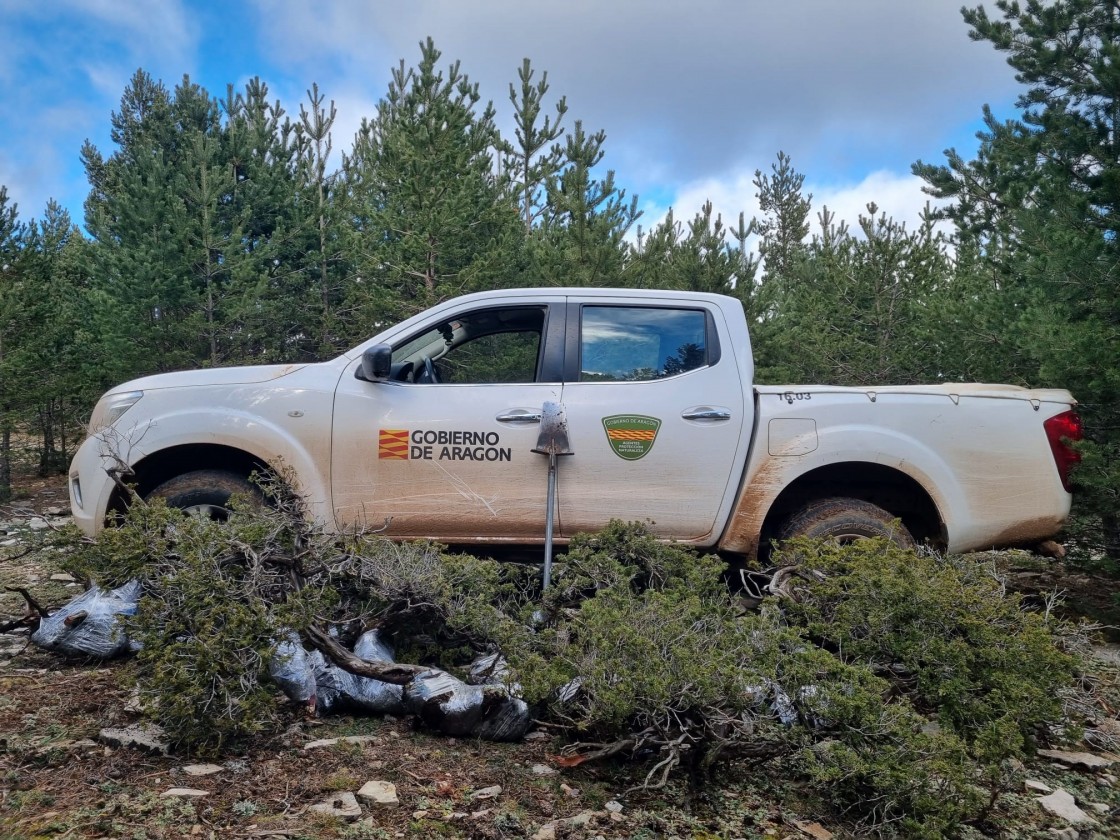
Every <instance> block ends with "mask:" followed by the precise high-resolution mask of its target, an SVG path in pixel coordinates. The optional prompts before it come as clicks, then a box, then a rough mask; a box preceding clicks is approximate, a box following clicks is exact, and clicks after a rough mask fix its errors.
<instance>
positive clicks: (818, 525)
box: [778, 497, 915, 548]
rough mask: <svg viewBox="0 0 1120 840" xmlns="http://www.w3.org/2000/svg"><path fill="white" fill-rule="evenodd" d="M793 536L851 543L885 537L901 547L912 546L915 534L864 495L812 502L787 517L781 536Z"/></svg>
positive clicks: (780, 538) (779, 536) (780, 532)
mask: <svg viewBox="0 0 1120 840" xmlns="http://www.w3.org/2000/svg"><path fill="white" fill-rule="evenodd" d="M794 537H813V538H819V539H834V540H836V541H838V542H842V543H849V542H855V541H856V540H862V539H868V538H870V537H883V538H885V539H888V540H890V541H891V542H893V543H894V544H895V545H897V546H898V547H899V548H913V547H914V545H915V543H914V538H913V537H912V536H911V535H910V532H909V531H907V530H906V528H905V526H904V525H903V524H902V523H901V522H899V521H898V520H897V518H896V517H894V516H892V515H891V514H889V513H888V512H887V511H885V510H883V509H882V508H881V507H879V506H877V505H873V504H871V503H870V502H865V501H863V500H862V499H848V498H842V497H833V498H829V499H818V500H817V501H815V502H810V503H809V504H807V505H806V506H805V507H803V508H801V510H799V511H797V512H796V513H795V514H793V515H792V516H791V517H790V518H789V519H787V520H786V522H785V524H784V525H783V526H782V528H781V530H780V531H779V533H778V540H779V541H782V540H788V539H792V538H794Z"/></svg>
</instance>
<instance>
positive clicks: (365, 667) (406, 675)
mask: <svg viewBox="0 0 1120 840" xmlns="http://www.w3.org/2000/svg"><path fill="white" fill-rule="evenodd" d="M307 639H308V641H309V642H311V644H312V645H313V646H314V647H315V648H316V649H317V650H319V651H320V652H321V653H322V654H323V655H324V656H325V657H327V659H329V660H330V661H331V662H333V663H334V664H335V665H337V666H338V667H339V668H341V669H342V670H344V671H349V672H350V673H351V674H357V675H358V676H359V677H370V678H372V679H375V680H381V682H387V683H392V684H393V685H407V684H408V683H410V682H412V680H413V679H414V678H415V677H418V676H419V675H420V674H426V673H428V672H429V671H431V670H432V669H431V668H425V667H423V666H421V665H409V664H406V663H401V662H385V661H382V660H370V659H362V658H361V657H360V656H356V655H355V654H354V653H353V652H352V651H349V650H347V649H346V648H344V647H343V646H342V645H341V644H339V643H338V641H337V640H335V639H334V638H333V637H332V636H331V635H330V634H329V633H327V632H325V631H324V630H321V629H320V628H318V627H315V626H311V627H308V628H307Z"/></svg>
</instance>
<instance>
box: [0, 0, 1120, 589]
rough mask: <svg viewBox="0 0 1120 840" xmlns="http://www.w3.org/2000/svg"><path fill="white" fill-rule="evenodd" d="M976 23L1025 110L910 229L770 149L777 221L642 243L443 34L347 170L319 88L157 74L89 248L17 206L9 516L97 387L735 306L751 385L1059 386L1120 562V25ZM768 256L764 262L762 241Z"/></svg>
mask: <svg viewBox="0 0 1120 840" xmlns="http://www.w3.org/2000/svg"><path fill="white" fill-rule="evenodd" d="M995 9H996V10H997V12H998V13H993V14H992V15H991V16H989V14H988V12H987V11H985V10H984V8H982V7H980V8H977V9H967V8H966V9H965V10H963V13H964V16H965V20H966V22H967V23H968V25H969V27H970V33H969V34H970V36H971V37H972V38H973V39H974V40H979V41H984V42H987V43H989V44H990V45H991V46H992V47H993V48H994V49H996V50H999V51H1001V52H1002V53H1004V54H1006V57H1007V60H1008V62H1009V63H1010V64H1011V66H1012V67H1013V68H1014V69H1015V71H1016V74H1017V75H1016V78H1017V80H1018V81H1019V83H1020V84H1021V85H1022V93H1021V96H1020V97H1019V99H1018V101H1017V109H1018V115H1017V117H1016V118H1014V119H1011V120H1006V121H1000V120H997V119H996V118H995V117H994V116H993V115H992V114H991V113H990V112H988V111H985V113H984V122H985V128H984V131H983V132H982V134H981V136H980V138H979V139H980V144H979V147H978V150H977V152H976V155H975V157H974V158H973V159H971V160H966V159H964V158H963V157H961V156H960V155H958V154H957V153H955V152H954V151H952V150H950V151H949V152H947V153H946V159H945V160H944V161H941V162H931V163H927V162H921V161H919V162H917V163H915V164H914V172H915V174H917V175H919V176H920V177H921V178H923V179H924V181H925V182H926V184H927V189H928V191H929V192H930V194H931V195H932V196H935V197H936V198H938V199H940V202H939V203H938V205H937V209H936V210H930V211H928V212H927V214H926V216H925V218H924V220H923V222H922V223H921V224H920V225H919V226H918V227H917V228H915V229H907V227H906V226H905V225H903V224H901V223H899V222H896V221H895V220H894V219H892V218H890V217H888V216H886V215H884V214H882V213H880V212H879V210H878V208H877V207H876V206H875V205H874V204H873V203H872V204H869V205H868V206H867V210H866V213H865V214H864V215H862V216H861V217H860V218H859V219H858V221H857V222H856V223H855V224H854V225H852V226H849V225H848V224H847V223H845V222H842V221H839V220H837V219H836V217H835V216H834V214H833V213H832V212H830V211H829V210H828V208H827V207H820V208H817V207H814V205H813V201H812V198H813V197H812V195H810V194H808V193H806V192H805V191H804V189H803V186H804V181H805V178H804V175H803V174H802V173H800V172H798V171H797V169H796V167H795V164H794V162H793V161H792V160H791V159H790V158H789V157H788V156H787V155H785V154H784V153H782V152H780V151H779V152H777V154H776V159H775V162H774V163H773V165H772V166H771V167H770V169H769V170H768V171H765V172H764V171H759V172H757V173H756V177H755V181H754V184H755V187H756V189H757V195H758V200H759V207H760V215H759V216H757V217H754V218H751V219H748V218H746V217H745V214H740V215H739V216H738V218H736V219H724V218H722V217H720V216H719V215H718V214H716V213H715V212H714V210H713V208H712V206H711V204H705V205H704V206H702V207H699V208H683V209H681V208H678V211H679V212H677V213H674V212H670V213H669V215H668V216H667V217H666V218H665V219H664V220H662V221H660V222H658V223H656V224H654V225H652V226H651V227H648V228H647V227H644V226H643V225H642V219H641V218H640V216H641V214H640V212H639V210H638V202H637V197H636V196H632V195H628V192H627V190H626V188H625V185H622V184H619V183H616V180H615V176H614V173H613V172H611V171H610V170H609V169H607V168H606V166H605V163H604V159H605V154H606V151H607V138H606V136H605V134H604V133H603V132H602V131H598V130H595V129H594V128H593V127H587V126H585V125H583V123H582V122H581V121H580V120H579V119H578V118H577V117H576V116H575V114H573V113H569V106H568V103H567V100H566V98H565V97H564V96H562V95H557V94H555V93H554V92H553V91H551V90H550V86H549V83H548V78H547V73H545V72H543V71H541V70H539V69H537V68H534V67H533V66H532V63H531V61H530V60H529V59H526V60H525V62H524V64H523V65H522V67H521V68H520V71H519V72H518V74H517V78H516V79H515V80H513V81H512V83H511V84H510V88H509V99H508V101H507V102H506V103H503V107H506V108H509V109H510V113H511V114H512V117H513V124H514V125H515V126H516V128H515V130H514V131H513V133H512V135H513V136H504V135H503V134H502V133H501V132H500V131H499V130H498V127H497V124H498V121H497V120H496V109H495V106H494V105H493V104H491V103H489V102H485V101H483V100H482V98H481V96H480V94H479V91H478V87H477V85H475V84H473V83H472V82H471V80H470V78H469V76H468V75H467V73H466V71H465V70H464V69H463V68H461V67H460V66H459V64H458V63H457V62H454V61H449V60H447V59H445V58H444V57H443V56H441V54H440V52H439V50H438V49H437V47H436V46H435V44H434V43H432V41H430V40H428V41H427V42H426V43H424V44H421V48H420V55H419V60H418V61H417V62H416V63H415V65H409V64H408V63H407V62H405V61H403V60H402V61H401V63H400V65H399V66H398V67H397V68H396V69H395V70H394V72H393V74H392V79H391V82H390V85H389V88H388V90H387V92H386V94H385V95H384V97H383V98H382V99H381V100H380V102H379V103H378V106H377V109H376V113H374V114H373V115H371V116H369V117H368V118H367V119H365V120H363V122H362V124H361V128H360V130H359V131H358V133H357V135H356V136H355V137H354V138H353V142H352V144H351V145H350V147H349V148H348V149H345V150H343V149H339V152H340V155H339V156H338V159H340V160H341V164H340V165H337V166H335V165H333V164H332V162H333V161H335V160H336V157H335V156H334V155H333V154H332V153H333V151H334V144H335V141H336V140H337V139H338V138H336V137H335V135H334V133H333V131H332V128H333V125H334V121H335V109H334V106H333V103H332V102H331V101H330V99H329V98H328V95H327V94H326V93H325V92H323V91H320V90H319V89H318V87H317V86H316V85H314V84H313V85H311V87H310V89H309V90H308V95H307V100H306V101H305V102H304V103H303V104H302V105H300V106H299V109H298V113H294V112H293V113H287V112H286V111H285V110H284V108H283V107H282V106H281V105H280V103H279V101H277V100H273V99H272V98H271V97H270V94H269V91H268V89H267V86H266V85H265V84H264V83H262V82H260V81H259V80H256V79H254V80H252V81H250V82H248V83H247V84H246V85H245V86H244V87H243V88H242V89H234V88H233V87H232V86H230V87H229V88H228V89H227V90H226V91H224V92H223V95H220V96H219V95H215V94H213V93H211V92H209V91H207V90H205V89H203V88H202V87H200V86H198V85H196V84H193V83H191V82H190V81H189V79H187V78H184V79H183V81H182V82H181V83H179V84H178V85H177V86H175V87H174V88H169V87H168V86H166V85H165V84H163V83H162V82H161V81H159V80H156V79H154V78H152V77H151V76H150V75H149V74H148V73H146V72H145V71H143V70H138V71H137V72H136V74H135V75H134V76H133V78H132V80H131V81H130V83H129V84H128V86H127V88H126V89H125V91H124V93H123V96H122V97H121V102H120V107H119V109H118V110H117V111H116V112H114V113H113V114H112V117H111V120H112V132H111V139H112V144H113V148H112V149H111V150H101V149H98V148H96V147H94V146H93V145H92V144H90V143H88V142H87V144H86V145H85V146H84V147H83V148H82V150H81V156H82V160H83V162H84V165H85V170H86V174H87V177H88V179H89V185H90V192H89V195H88V197H87V199H86V201H85V219H84V228H85V229H84V232H83V230H82V229H80V228H79V227H78V226H77V225H76V224H75V222H74V220H73V219H72V218H71V217H70V215H69V213H68V212H67V211H66V210H65V209H63V208H62V207H61V206H60V205H58V204H56V203H53V202H51V203H49V204H48V206H47V208H46V210H45V212H44V214H43V216H42V217H40V218H34V219H26V218H23V217H21V215H20V214H19V212H18V208H17V207H16V206H15V205H14V203H13V202H11V201H10V200H9V198H8V191H7V189H6V188H5V187H4V186H3V185H0V502H2V501H5V500H7V499H8V498H9V497H10V494H11V468H12V457H13V439H14V437H16V436H19V435H28V436H32V437H34V438H35V439H37V441H38V444H37V451H38V465H37V466H38V471H39V472H40V474H42V475H49V474H52V473H60V472H63V471H64V470H65V469H66V465H67V462H68V460H69V457H70V455H71V453H72V449H73V447H74V445H75V444H76V443H77V442H78V439H79V436H80V434H81V422H82V420H83V415H84V413H85V412H88V410H89V408H90V407H91V406H92V404H93V402H94V401H95V400H96V398H97V396H98V395H99V393H100V392H101V391H103V390H104V389H105V388H106V387H108V386H109V385H112V384H116V383H118V382H121V381H124V380H126V379H129V378H132V377H134V376H138V375H142V374H146V373H152V372H156V371H165V370H174V369H179V368H184V367H197V366H217V365H231V364H255V363H273V362H306V361H314V360H317V359H325V358H330V357H331V356H334V355H336V354H338V353H339V352H341V351H343V350H345V349H347V348H348V347H350V346H352V345H354V344H355V343H357V342H359V341H361V340H363V339H365V338H367V337H368V336H370V335H372V334H373V333H374V332H376V331H377V330H378V329H379V328H380V327H382V326H384V325H388V324H390V323H392V322H394V321H396V320H399V319H400V318H402V317H405V316H407V315H410V314H413V313H415V312H417V311H420V310H421V309H424V308H426V307H428V306H430V305H432V304H433V303H435V302H437V301H440V300H444V299H446V298H448V297H451V296H454V295H456V294H460V293H464V292H470V291H477V290H481V289H489V288H510V287H516V286H561V285H563V286H568V285H571V286H618V287H629V288H665V289H689V290H699V291H709V292H721V293H724V294H730V295H733V296H735V297H736V298H738V299H739V300H740V301H741V302H742V304H743V307H744V310H745V312H746V314H747V317H748V320H749V322H750V325H751V329H752V337H753V343H754V350H755V357H756V362H757V368H758V369H757V378H758V380H759V381H760V382H769V383H794V382H829V383H835V384H843V385H871V384H907V383H918V382H938V381H946V382H948V381H994V382H1011V383H1016V384H1024V385H1032V386H1043V387H1051V386H1052V387H1063V388H1068V389H1070V390H1071V391H1072V392H1073V393H1074V395H1075V396H1076V397H1077V398H1078V400H1079V403H1080V411H1081V413H1082V415H1083V417H1084V419H1085V424H1086V432H1087V440H1086V442H1085V444H1084V446H1083V454H1084V462H1083V465H1082V467H1081V469H1080V470H1079V473H1078V476H1077V478H1078V484H1079V493H1078V494H1077V496H1076V499H1077V503H1076V507H1075V514H1076V516H1075V520H1074V524H1073V528H1072V532H1071V537H1072V538H1073V540H1074V542H1075V543H1077V544H1079V545H1081V546H1084V547H1086V549H1087V550H1086V551H1085V552H1084V553H1083V554H1082V556H1083V557H1085V558H1091V559H1092V562H1095V563H1101V564H1104V565H1105V566H1110V567H1111V568H1112V570H1113V571H1115V570H1116V568H1118V567H1117V565H1116V564H1117V562H1118V561H1120V498H1118V495H1120V491H1118V488H1120V482H1118V479H1120V458H1118V457H1117V456H1118V455H1120V402H1118V399H1117V396H1118V389H1120V335H1118V333H1120V296H1118V295H1117V293H1116V291H1117V289H1116V284H1117V270H1118V268H1120V259H1118V257H1120V252H1118V249H1120V243H1118V242H1117V236H1116V229H1117V223H1116V218H1117V214H1118V213H1120V63H1118V58H1120V12H1118V10H1117V8H1116V5H1115V4H1114V3H1112V2H1107V0H1062V1H1061V2H1054V3H1046V4H1043V3H1040V2H1037V0H1029V2H1027V3H1025V4H1023V5H1022V6H1020V5H1019V4H1016V3H1011V2H1004V0H1001V2H997V3H996V4H995ZM751 243H757V245H752V244H751Z"/></svg>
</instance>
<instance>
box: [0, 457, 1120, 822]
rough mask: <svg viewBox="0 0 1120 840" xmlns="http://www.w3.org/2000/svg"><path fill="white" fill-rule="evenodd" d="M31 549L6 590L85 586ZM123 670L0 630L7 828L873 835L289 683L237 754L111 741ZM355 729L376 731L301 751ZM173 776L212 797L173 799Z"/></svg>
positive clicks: (1085, 794)
mask: <svg viewBox="0 0 1120 840" xmlns="http://www.w3.org/2000/svg"><path fill="white" fill-rule="evenodd" d="M65 505H66V496H65V485H64V480H63V479H62V478H61V477H55V478H51V479H46V480H44V479H36V478H32V477H30V476H27V475H23V476H20V477H19V484H18V498H17V499H16V501H15V506H16V507H17V508H18V509H19V510H18V511H16V513H18V514H20V515H31V514H42V513H43V512H44V511H45V510H47V509H48V508H51V507H53V506H63V507H64V506H65ZM12 518H13V511H12V510H11V509H5V510H0V522H4V521H11V520H12ZM3 541H4V535H3V534H0V542H3ZM19 554H20V550H19V546H9V547H3V546H0V587H13V586H21V587H27V588H28V589H29V590H30V591H31V592H32V593H33V594H34V596H35V597H36V598H37V599H38V600H40V601H41V602H42V603H43V605H44V606H50V607H57V606H59V605H61V604H62V603H64V602H65V601H67V600H69V599H70V598H71V597H73V596H74V595H75V594H77V593H78V592H80V591H81V590H80V586H79V585H78V584H74V583H70V582H67V581H52V580H51V579H50V578H51V575H52V574H55V573H57V572H58V568H57V567H56V566H55V565H54V564H55V563H56V562H57V559H58V558H55V559H54V560H52V558H51V557H50V556H49V555H48V556H44V555H43V554H42V553H39V554H36V555H28V556H22V557H21V556H19ZM1027 571H1028V572H1030V571H1031V570H1030V569H1028V570H1027ZM1050 573H1051V572H1050V570H1049V568H1048V569H1047V570H1046V571H1045V574H1050ZM1047 582H1048V583H1049V582H1050V581H1049V578H1048V579H1047ZM1059 583H1060V581H1059ZM1085 586H1086V587H1087V588H1088V589H1089V590H1092V592H1093V594H1094V597H1098V596H1100V595H1101V592H1102V591H1103V590H1102V587H1105V588H1106V589H1107V594H1108V595H1109V596H1110V595H1111V591H1112V589H1113V582H1111V581H1104V580H1089V581H1088V582H1087V583H1086V584H1085ZM22 610H23V598H22V596H20V595H18V594H16V593H13V592H9V591H6V590H5V591H2V592H0V623H3V622H4V621H6V620H8V619H10V618H14V617H17V616H18V615H19V614H20V613H21V612H22ZM129 669H130V664H129V662H128V661H127V660H126V661H118V662H112V663H97V662H75V661H69V660H65V659H62V658H60V657H58V656H56V655H53V654H49V653H46V652H44V651H41V650H38V649H37V648H35V647H34V646H32V645H30V644H29V643H28V641H27V636H26V634H23V635H20V634H18V633H17V634H4V635H0V840H16V838H20V840H23V838H63V837H66V838H118V837H122V838H136V839H137V840H142V838H179V837H201V838H227V837H229V838H233V837H238V838H242V837H244V838H264V837H275V838H308V840H310V838H336V837H337V838H428V837H449V838H499V837H509V838H523V837H524V838H528V837H534V836H538V837H542V838H543V837H548V836H554V837H560V838H563V837H602V838H658V837H688V838H698V839H699V840H704V839H706V838H736V837H741V838H817V840H825V839H826V838H828V837H832V836H835V837H857V836H863V835H862V834H861V832H860V831H859V830H858V829H856V828H854V827H851V826H845V825H844V824H843V822H842V821H841V820H840V819H838V818H828V817H822V816H821V814H823V813H825V812H824V810H823V808H820V807H818V806H817V805H815V804H814V803H813V802H812V801H811V800H809V799H806V798H804V797H802V796H801V795H800V793H799V791H798V790H797V789H796V788H791V787H788V786H783V785H779V784H777V783H776V782H773V781H772V780H771V778H770V777H769V776H768V774H767V772H766V769H765V768H764V767H763V768H752V767H749V766H747V765H742V766H739V767H733V768H731V773H730V774H728V775H726V776H724V777H723V779H722V781H721V782H720V783H719V784H718V785H717V784H712V785H710V786H709V787H707V788H705V789H704V790H702V791H690V790H689V789H688V788H687V786H686V785H685V784H684V783H683V781H675V782H672V783H670V785H669V786H668V787H666V788H664V789H662V790H660V791H656V792H645V793H629V794H628V793H626V791H627V789H628V788H630V787H631V786H633V785H636V784H638V783H639V782H640V781H641V775H640V770H639V768H635V767H632V766H630V765H627V764H625V763H615V764H604V765H592V766H587V765H584V766H581V767H578V768H560V767H558V766H556V765H555V763H554V762H553V761H552V758H551V757H552V756H553V755H554V754H555V753H556V752H557V751H558V749H559V746H560V744H559V742H558V741H554V739H553V738H552V737H551V736H550V735H549V734H548V733H547V730H543V731H542V730H538V732H537V733H534V735H533V736H531V738H530V739H529V740H526V741H525V742H523V743H520V744H495V743H488V742H475V741H469V740H457V739H451V738H447V737H444V736H439V735H432V734H430V733H425V732H421V731H417V730H415V729H414V728H413V727H412V725H411V724H410V722H409V721H407V720H397V719H392V718H384V719H377V718H347V717H331V718H326V719H323V720H313V719H308V718H307V717H306V715H305V714H303V713H302V712H301V711H300V710H298V709H296V708H294V707H292V706H290V705H288V704H286V701H285V700H284V699H283V697H282V695H279V694H278V697H277V703H278V704H281V705H283V706H284V708H285V715H286V727H285V728H284V729H283V731H282V732H281V733H280V734H276V735H270V736H267V737H260V738H258V739H255V740H254V741H253V742H251V743H250V744H248V745H247V747H246V748H245V749H244V750H243V751H241V752H238V753H236V754H226V755H222V756H218V757H207V756H191V755H185V754H173V755H163V754H152V753H149V752H145V751H142V750H140V749H137V748H135V747H114V746H109V745H107V744H106V743H105V742H103V741H102V740H100V739H99V733H100V732H101V730H102V729H104V728H106V727H118V726H124V725H127V724H130V723H132V722H134V721H137V720H139V719H140V718H139V715H138V714H137V713H136V712H133V711H129V710H128V701H129V690H128V688H127V687H126V685H127V682H128V679H127V677H128V672H129ZM1115 713H1116V710H1115V709H1113V710H1111V714H1113V715H1115ZM351 735H362V736H371V737H369V738H368V739H365V740H362V741H360V742H358V743H351V742H345V741H342V742H339V743H337V744H335V745H333V746H322V747H318V748H311V749H308V748H307V745H308V744H309V743H311V742H313V741H317V740H321V739H328V738H341V737H344V736H351ZM203 762H213V763H214V764H216V765H219V766H220V770H218V771H217V772H216V773H214V774H212V775H205V776H192V775H190V774H189V773H188V771H187V769H185V768H187V767H188V766H189V765H192V764H196V763H203ZM1117 766H1120V765H1117ZM1114 772H1116V773H1117V775H1120V771H1114ZM1024 773H1025V774H1028V777H1029V778H1034V779H1039V780H1044V781H1047V783H1049V784H1051V785H1052V786H1054V787H1058V786H1060V787H1064V788H1065V789H1067V790H1070V791H1071V792H1073V793H1074V794H1075V796H1076V797H1077V798H1078V801H1079V802H1086V803H1087V802H1103V803H1106V804H1109V806H1110V807H1120V790H1118V789H1117V787H1116V786H1117V784H1118V783H1117V782H1116V779H1115V777H1111V776H1109V775H1106V774H1101V773H1093V774H1090V773H1078V772H1075V771H1072V770H1069V769H1066V768H1060V767H1055V766H1051V765H1049V764H1048V763H1045V762H1040V763H1039V764H1038V766H1037V767H1035V766H1032V767H1030V768H1025V769H1024ZM1110 778H1111V779H1112V781H1109V779H1110ZM371 780H382V781H387V782H390V783H392V784H393V785H395V787H396V792H397V796H398V799H399V802H398V803H397V804H389V805H368V804H365V805H363V806H362V813H361V815H360V817H358V818H356V819H352V820H351V819H341V818H337V817H331V816H323V815H320V814H317V813H315V812H314V811H313V810H310V808H311V806H314V805H316V804H318V803H322V802H329V801H331V800H332V799H334V798H336V797H338V796H339V795H340V794H342V793H344V792H354V791H357V790H358V789H359V788H361V787H362V785H363V784H365V783H366V782H367V781H371ZM173 788H193V789H197V790H201V791H205V795H204V796H170V795H167V792H168V791H169V790H171V789H173ZM488 788H489V789H491V790H489V791H487V789H488ZM494 788H500V791H495V790H493V789H494ZM1036 800H1037V795H1036V794H1034V793H1033V792H1030V791H1026V790H1024V791H1023V792H1022V793H1021V794H1018V795H1016V794H1012V795H1009V796H1007V797H1004V799H1003V801H1002V802H1001V804H1000V806H999V808H998V811H997V812H996V814H994V815H993V819H992V821H991V822H990V823H989V824H987V825H985V826H983V827H978V828H977V829H975V830H974V829H971V828H970V829H967V830H966V834H965V836H967V837H982V836H983V837H1006V838H1053V837H1055V836H1056V834H1055V833H1054V831H1052V830H1056V829H1064V828H1066V827H1067V825H1066V824H1065V823H1064V822H1062V821H1061V820H1060V819H1058V818H1055V817H1050V816H1048V815H1046V814H1045V813H1044V812H1043V811H1042V810H1041V808H1040V807H1039V806H1038V803H1037V801H1036ZM1100 819H1101V824H1100V825H1099V826H1098V827H1097V828H1095V829H1093V830H1092V831H1091V832H1090V833H1089V834H1082V835H1081V836H1082V837H1107V836H1120V828H1115V827H1114V828H1109V827H1107V826H1108V820H1109V819H1111V818H1110V817H1108V816H1102V817H1101V818H1100ZM1111 831H1116V832H1117V833H1110V832H1111ZM538 832H540V833H538ZM1057 836H1073V835H1057Z"/></svg>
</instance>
